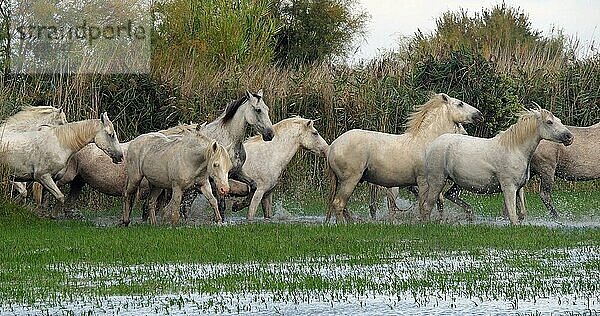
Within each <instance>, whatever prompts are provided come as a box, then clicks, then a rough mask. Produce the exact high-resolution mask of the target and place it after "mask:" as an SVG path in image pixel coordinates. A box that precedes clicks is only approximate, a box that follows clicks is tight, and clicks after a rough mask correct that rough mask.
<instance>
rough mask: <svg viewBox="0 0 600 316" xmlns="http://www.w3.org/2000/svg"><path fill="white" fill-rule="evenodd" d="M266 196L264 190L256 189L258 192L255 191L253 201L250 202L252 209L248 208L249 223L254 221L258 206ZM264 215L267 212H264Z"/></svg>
mask: <svg viewBox="0 0 600 316" xmlns="http://www.w3.org/2000/svg"><path fill="white" fill-rule="evenodd" d="M264 194H265V191H264V190H263V189H256V191H254V194H253V195H252V200H251V201H250V207H249V208H248V215H247V217H246V218H247V220H248V221H252V220H253V219H254V215H255V214H256V209H258V204H260V201H262V198H263V195H264ZM263 213H264V214H265V215H266V213H265V210H263ZM265 217H266V216H265Z"/></svg>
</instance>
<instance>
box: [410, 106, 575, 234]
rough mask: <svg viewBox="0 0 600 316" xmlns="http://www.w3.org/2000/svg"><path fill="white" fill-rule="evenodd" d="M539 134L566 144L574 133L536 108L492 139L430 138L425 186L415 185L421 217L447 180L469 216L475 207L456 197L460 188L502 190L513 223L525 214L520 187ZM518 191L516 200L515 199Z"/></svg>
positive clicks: (449, 195)
mask: <svg viewBox="0 0 600 316" xmlns="http://www.w3.org/2000/svg"><path fill="white" fill-rule="evenodd" d="M542 139H546V140H549V141H553V142H557V143H563V144H565V145H570V144H571V143H572V142H573V134H572V133H571V132H570V131H569V130H568V129H567V128H566V127H565V126H564V125H563V124H562V123H561V121H560V119H558V118H556V117H554V115H553V114H552V113H550V111H547V110H544V109H541V108H539V106H538V109H537V110H528V111H523V112H521V113H520V115H519V120H518V121H517V123H515V124H513V125H512V126H510V127H509V128H508V129H507V130H506V131H504V132H500V133H499V134H498V135H496V136H495V137H494V138H490V139H487V138H478V137H472V136H467V135H460V134H445V135H442V136H440V137H438V138H437V139H436V140H434V141H433V142H432V143H431V144H430V145H429V146H428V147H427V151H426V153H425V178H426V185H425V187H424V189H422V188H421V187H420V188H419V190H420V192H419V194H420V199H421V218H422V219H428V218H429V215H430V213H431V207H432V204H433V201H434V200H435V199H436V198H437V197H438V196H439V194H440V192H441V191H442V188H443V187H444V185H445V184H446V180H447V179H451V180H452V181H453V182H454V185H453V186H452V187H451V188H450V190H448V191H447V192H446V194H444V196H445V197H446V198H448V199H449V200H451V201H452V202H454V203H456V204H458V205H460V206H462V207H463V208H464V209H465V211H466V212H467V215H468V217H469V219H472V216H473V211H472V208H471V206H470V205H468V204H467V203H466V202H464V201H463V200H462V199H460V197H459V194H458V193H459V192H460V189H461V188H463V189H466V190H469V191H472V192H475V193H495V192H500V191H501V192H502V193H503V194H504V204H505V205H506V207H507V209H508V214H509V218H510V221H511V223H512V224H517V223H518V221H517V212H516V210H517V208H519V209H520V211H521V212H520V214H519V217H520V219H523V218H524V217H525V215H526V214H525V206H524V199H523V186H524V185H525V184H526V182H527V180H528V179H529V163H530V160H531V157H532V156H533V152H534V151H535V149H536V147H537V146H538V144H539V143H540V141H541V140H542ZM517 195H518V199H517Z"/></svg>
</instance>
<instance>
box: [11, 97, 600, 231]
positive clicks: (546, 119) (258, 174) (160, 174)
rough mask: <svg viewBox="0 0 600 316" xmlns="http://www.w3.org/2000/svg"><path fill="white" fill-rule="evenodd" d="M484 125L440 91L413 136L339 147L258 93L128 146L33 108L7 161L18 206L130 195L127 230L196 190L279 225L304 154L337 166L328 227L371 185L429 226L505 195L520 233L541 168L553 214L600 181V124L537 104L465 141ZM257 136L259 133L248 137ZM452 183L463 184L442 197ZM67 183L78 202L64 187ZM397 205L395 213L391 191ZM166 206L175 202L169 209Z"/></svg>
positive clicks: (414, 124)
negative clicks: (565, 189) (287, 187)
mask: <svg viewBox="0 0 600 316" xmlns="http://www.w3.org/2000/svg"><path fill="white" fill-rule="evenodd" d="M536 106H537V104H536ZM482 119H483V116H482V114H481V112H480V111H479V110H478V109H476V108H475V107H473V106H471V105H469V104H467V103H465V102H463V101H461V100H458V99H456V98H452V97H450V96H448V95H446V94H443V93H440V94H434V95H432V96H431V98H430V99H429V101H427V102H426V103H425V104H423V105H420V106H418V107H416V109H415V111H414V112H413V114H412V115H411V116H410V117H409V119H408V123H407V129H406V132H405V133H404V134H400V135H395V134H386V133H380V132H375V131H366V130H351V131H347V132H345V133H343V134H342V135H340V136H339V137H338V138H337V139H335V140H334V141H333V142H332V143H331V145H328V144H327V142H326V141H325V140H324V139H323V138H322V137H321V136H320V135H319V132H318V131H317V130H316V129H315V126H314V121H313V120H309V119H304V118H300V117H293V118H289V119H284V120H282V121H281V122H279V123H277V124H272V123H271V120H270V118H269V108H268V107H267V105H266V104H265V102H264V98H263V93H262V90H259V91H258V92H256V93H250V92H246V93H245V94H244V96H242V97H241V98H239V99H237V100H235V101H233V102H231V103H229V104H228V105H227V106H226V108H225V110H224V112H223V113H222V114H221V115H220V116H219V117H218V118H217V119H216V120H214V121H213V122H211V123H208V124H202V125H200V124H181V125H178V126H175V127H172V128H169V129H167V130H162V131H158V132H152V133H147V134H143V135H140V136H138V137H136V138H134V139H133V140H131V141H130V142H126V143H119V140H118V138H117V135H116V133H115V129H114V127H113V123H112V122H111V121H110V119H109V118H108V115H107V114H106V113H103V114H102V115H101V116H100V119H89V120H83V121H78V122H71V123H69V122H67V120H66V116H65V113H64V112H63V111H62V110H60V109H57V108H54V107H48V106H46V107H27V108H24V109H23V110H22V111H20V112H18V113H17V114H15V115H13V116H11V117H9V118H7V119H6V120H5V121H4V122H3V123H2V125H1V126H0V133H1V135H0V144H1V145H2V151H1V156H0V163H1V164H2V165H3V166H4V167H5V170H7V173H8V175H9V176H10V178H11V181H13V183H14V187H15V188H16V189H17V191H18V192H19V195H18V196H17V199H23V198H25V197H26V196H27V185H26V182H35V183H34V185H33V189H34V190H33V191H34V196H35V199H36V201H37V203H38V205H41V204H42V200H43V199H42V193H41V192H42V188H43V189H46V190H47V192H49V193H51V194H52V195H53V196H54V197H55V198H56V199H57V200H58V201H59V202H60V203H61V204H62V203H67V204H68V203H73V202H74V201H75V200H76V199H77V197H78V196H79V194H80V193H81V191H82V189H83V187H84V185H86V184H87V185H89V186H90V187H92V188H93V189H95V190H97V191H99V192H102V193H104V194H107V195H110V196H119V197H122V198H123V202H124V203H123V217H122V220H121V224H122V225H124V226H126V225H128V224H129V223H130V217H131V210H132V206H133V204H134V202H135V200H136V199H137V200H144V201H145V205H147V211H148V212H145V213H144V216H143V217H144V219H147V218H149V220H150V223H151V224H156V223H157V218H156V211H157V209H160V208H164V211H163V214H164V215H163V217H164V218H168V219H170V221H171V223H172V224H173V225H175V224H177V223H178V221H179V218H180V210H181V209H182V201H184V200H189V197H194V195H195V192H196V190H195V189H199V190H200V192H201V193H202V194H203V195H204V196H205V197H206V199H207V200H208V201H209V203H210V204H211V206H212V208H213V209H214V219H215V221H216V222H221V221H223V218H224V214H225V198H226V196H228V195H235V196H244V198H243V200H242V201H241V202H239V201H238V202H236V203H234V204H233V206H232V209H233V210H234V211H237V210H240V209H242V208H244V207H249V210H248V215H247V219H248V220H252V219H253V218H254V216H255V214H256V211H257V209H258V206H259V204H260V205H261V206H262V208H263V213H264V216H265V218H270V217H271V216H272V215H273V212H272V191H273V188H274V187H275V185H276V184H277V181H278V179H279V178H280V176H281V175H282V173H283V172H284V170H285V168H286V166H287V165H288V164H289V162H290V161H291V159H292V157H293V156H294V155H295V154H296V152H297V151H298V150H299V149H300V148H303V149H306V150H309V151H311V152H312V153H313V154H315V155H317V156H320V157H326V158H327V166H328V174H329V177H330V183H331V191H330V192H331V196H330V200H329V208H328V210H327V213H326V221H327V222H328V221H329V220H330V218H331V217H332V216H333V215H335V217H336V221H337V222H338V223H340V222H345V221H352V219H353V218H352V215H351V214H350V212H349V211H348V210H347V207H346V206H347V203H348V199H349V198H350V196H351V194H352V193H353V191H354V189H355V187H356V185H357V184H358V183H360V182H363V181H366V182H369V183H371V184H374V185H378V186H383V187H387V188H397V187H407V188H409V189H410V190H411V192H413V193H414V194H415V195H416V196H417V197H418V201H419V209H420V218H421V219H422V220H427V219H429V216H430V213H431V208H432V206H433V204H435V203H437V204H438V209H439V210H440V211H441V210H442V207H443V206H442V201H443V198H447V199H449V200H450V201H452V202H454V203H456V204H457V205H459V206H460V207H462V208H463V209H464V210H465V211H466V213H467V216H468V217H469V219H472V217H473V211H472V207H471V206H470V205H469V204H467V203H466V202H465V201H464V200H462V199H461V198H460V192H461V190H468V191H471V192H475V193H492V192H502V193H503V195H504V205H505V207H504V208H505V215H507V216H508V218H509V219H510V221H511V223H513V224H517V223H518V222H519V220H522V219H523V218H525V216H526V214H527V213H526V209H525V204H524V195H523V187H524V185H525V184H526V182H527V181H528V179H529V176H530V171H531V172H533V173H537V174H539V175H540V179H541V190H540V191H541V192H540V195H541V197H542V200H543V202H544V204H545V205H546V207H547V208H548V209H549V211H550V212H551V214H552V215H554V216H556V215H557V212H556V209H555V208H554V207H553V206H552V202H551V190H552V185H553V182H554V178H555V176H559V177H562V178H565V179H568V180H576V181H579V180H591V179H598V178H600V164H599V163H598V156H599V155H598V146H597V144H598V142H599V141H600V124H596V125H594V126H590V127H567V126H564V125H563V124H562V123H561V121H560V119H558V118H556V117H555V116H554V115H553V114H552V113H550V112H549V111H547V110H545V109H542V108H540V107H539V106H537V108H536V109H532V110H523V111H522V112H521V113H520V114H519V119H518V121H517V122H516V123H515V124H513V125H512V126H510V127H509V128H508V129H507V130H506V131H503V132H500V133H499V134H498V135H496V136H495V137H493V138H490V139H485V138H478V137H473V136H468V135H466V132H465V130H464V128H463V124H471V123H477V122H480V121H481V120H482ZM249 127H252V128H254V129H255V130H256V131H257V132H259V133H260V135H257V136H254V137H251V138H249V139H245V135H246V131H247V129H248V128H249ZM538 144H539V146H538ZM569 145H570V146H569ZM567 146H569V147H567ZM447 182H451V183H452V185H451V187H450V188H449V189H448V190H447V191H446V192H444V193H443V194H442V191H443V190H444V188H445V186H446V184H447ZM36 183H39V184H36ZM40 184H41V186H40ZM66 185H69V186H70V189H69V195H68V197H67V198H65V196H64V195H63V193H62V192H61V190H60V189H59V187H63V186H66ZM169 196H170V198H168V197H169ZM388 196H389V197H392V198H391V199H390V200H391V203H390V207H391V208H395V204H394V203H393V196H394V193H393V191H392V190H390V191H389V192H388ZM186 197H188V198H186ZM166 199H169V202H168V203H167V204H166V206H164V207H162V204H164V203H163V201H165V200H166ZM183 204H185V203H183ZM54 215H56V214H54ZM371 215H372V216H375V213H374V212H373V211H372V212H371Z"/></svg>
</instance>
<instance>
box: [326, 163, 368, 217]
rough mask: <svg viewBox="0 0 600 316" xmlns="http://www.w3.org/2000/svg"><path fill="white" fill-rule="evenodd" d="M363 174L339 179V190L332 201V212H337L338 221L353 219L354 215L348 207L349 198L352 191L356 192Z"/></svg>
mask: <svg viewBox="0 0 600 316" xmlns="http://www.w3.org/2000/svg"><path fill="white" fill-rule="evenodd" d="M361 176H362V175H358V176H355V177H352V178H348V179H344V180H338V184H337V190H336V192H335V195H334V197H333V200H332V203H331V207H332V212H333V213H334V214H335V220H336V223H343V222H344V221H348V222H352V221H353V219H352V216H351V215H350V213H349V212H348V210H347V209H346V206H347V204H348V199H350V196H351V195H352V192H354V189H355V188H356V185H357V184H358V182H359V181H360V177H361ZM329 216H331V215H329Z"/></svg>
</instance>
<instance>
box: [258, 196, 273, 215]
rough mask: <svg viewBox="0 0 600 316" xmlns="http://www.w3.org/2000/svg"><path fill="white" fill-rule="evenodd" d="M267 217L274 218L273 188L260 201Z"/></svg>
mask: <svg viewBox="0 0 600 316" xmlns="http://www.w3.org/2000/svg"><path fill="white" fill-rule="evenodd" d="M260 203H261V205H262V208H263V212H264V216H265V218H273V190H271V191H269V192H266V193H265V195H264V196H263V198H262V201H261V202H260Z"/></svg>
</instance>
